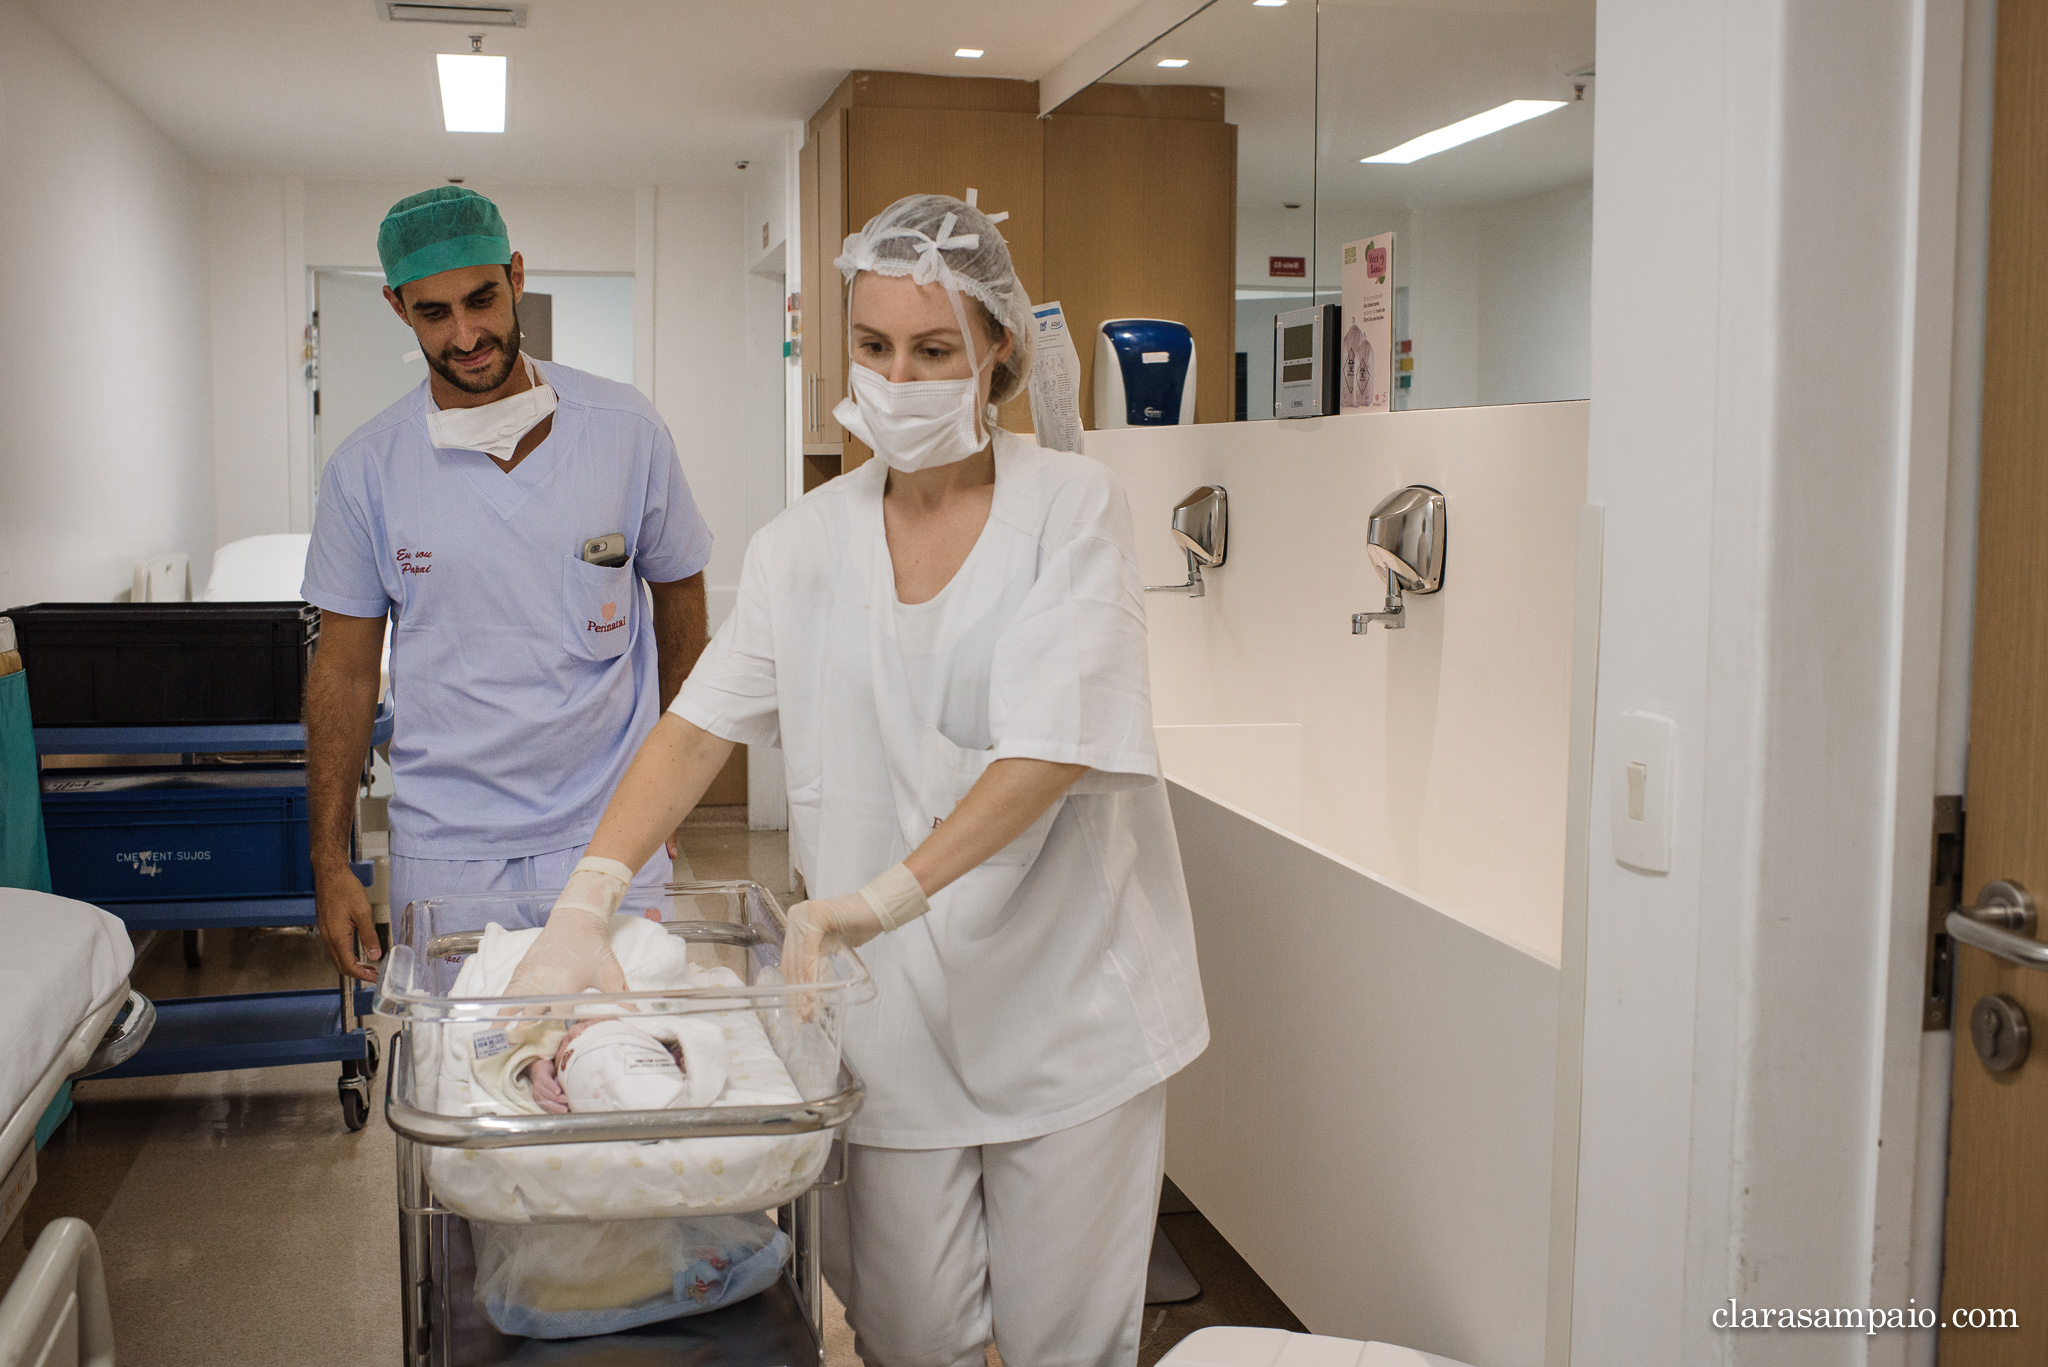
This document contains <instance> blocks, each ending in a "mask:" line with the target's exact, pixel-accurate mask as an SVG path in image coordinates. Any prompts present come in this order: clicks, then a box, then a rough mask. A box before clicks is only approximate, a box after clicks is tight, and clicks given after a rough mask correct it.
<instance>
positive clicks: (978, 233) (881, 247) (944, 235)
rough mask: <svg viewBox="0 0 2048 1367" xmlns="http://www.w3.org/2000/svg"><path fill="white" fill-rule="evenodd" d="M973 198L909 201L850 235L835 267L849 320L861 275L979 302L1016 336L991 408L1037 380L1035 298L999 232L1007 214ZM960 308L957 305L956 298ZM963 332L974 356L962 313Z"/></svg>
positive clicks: (991, 395) (924, 197)
mask: <svg viewBox="0 0 2048 1367" xmlns="http://www.w3.org/2000/svg"><path fill="white" fill-rule="evenodd" d="M974 199H975V192H974V191H973V190H969V191H968V192H967V198H966V199H964V200H961V199H955V198H953V197H952V196H951V195H908V196H905V197H904V198H902V199H899V200H897V201H896V202H895V203H894V204H891V205H890V206H889V207H888V208H886V209H884V210H882V212H880V213H879V214H876V215H875V216H874V217H873V218H871V219H869V220H868V222H867V226H866V227H864V228H862V229H861V230H860V231H859V232H857V233H849V234H848V235H847V238H846V244H845V246H844V247H843V248H842V249H841V251H840V254H839V258H838V259H837V260H836V261H834V262H833V263H832V264H833V265H835V266H837V267H838V268H839V271H840V274H842V275H844V276H845V277H846V280H847V284H848V287H849V298H848V318H849V319H851V317H852V309H851V304H852V300H851V297H850V290H851V286H852V282H853V278H854V277H855V276H856V275H858V274H860V273H861V272H862V271H869V272H872V273H873V274H876V275H899V276H908V277H909V278H910V279H911V280H912V281H913V282H915V283H916V284H920V285H930V284H938V285H943V286H944V287H945V288H946V289H947V290H949V291H951V292H952V293H953V294H954V295H955V296H958V295H962V294H964V295H966V296H968V297H969V298H971V299H975V300H978V301H979V302H980V303H981V305H982V307H984V308H986V309H987V310H988V311H989V314H990V315H991V316H992V317H993V318H994V319H995V320H996V325H997V326H998V327H1002V328H1006V329H1008V331H1009V334H1010V341H1011V345H1012V350H1011V352H1010V355H1009V358H1008V359H1007V360H1006V361H1005V362H1004V363H1003V365H1002V366H1001V367H1000V368H999V369H998V370H997V372H996V378H995V381H994V384H993V385H992V386H991V388H990V391H989V402H991V403H1006V402H1008V401H1009V400H1011V399H1013V398H1015V397H1016V396H1017V395H1019V394H1021V393H1023V392H1024V386H1025V383H1026V381H1027V380H1028V379H1029V378H1030V375H1031V351H1032V341H1033V338H1034V335H1035V329H1034V328H1033V326H1032V321H1031V300H1030V298H1029V297H1028V296H1027V295H1026V294H1025V293H1024V286H1023V284H1022V283H1021V282H1019V281H1018V279H1017V269H1016V267H1015V266H1013V265H1011V263H1010V247H1009V244H1008V243H1006V242H1004V241H1003V235H1002V234H1001V233H1000V232H997V231H996V224H998V223H1000V222H1002V221H1003V220H1004V219H1006V218H1008V217H1009V215H1008V214H985V213H983V212H982V211H981V210H980V209H979V208H977V207H976V206H975V203H974ZM954 307H955V308H956V309H958V307H959V304H958V300H957V297H956V299H955V304H954ZM960 326H961V331H962V332H963V333H964V334H966V340H967V346H968V350H969V354H970V356H971V355H972V353H973V350H974V336H973V333H972V332H971V331H970V330H969V329H968V327H967V322H966V317H965V313H964V311H963V312H962V316H961V324H960Z"/></svg>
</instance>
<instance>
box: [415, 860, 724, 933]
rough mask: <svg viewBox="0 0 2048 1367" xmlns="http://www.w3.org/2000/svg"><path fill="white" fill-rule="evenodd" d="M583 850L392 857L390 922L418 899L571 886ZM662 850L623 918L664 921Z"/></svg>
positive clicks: (632, 890)
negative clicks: (655, 915)
mask: <svg viewBox="0 0 2048 1367" xmlns="http://www.w3.org/2000/svg"><path fill="white" fill-rule="evenodd" d="M585 848H586V847H585V846H583V845H577V846H575V847H574V848H572V849H566V850H554V851H551V852H549V853H547V854H530V855H526V856H525V857H523V858H519V859H410V858H407V857H406V856H404V855H400V854H394V855H392V856H391V919H392V921H393V922H394V923H396V922H397V920H398V919H399V914H400V913H401V912H403V911H404V910H405V905H406V903H408V902H411V901H414V900H416V899H418V898H421V897H446V896H448V895H449V894H450V893H457V892H532V891H534V890H536V889H551V888H559V887H561V886H562V884H564V883H566V882H568V881H569V875H570V874H571V873H573V872H575V869H576V863H577V861H578V860H580V859H582V858H583V851H584V849H585ZM680 873H681V876H682V877H684V878H688V877H689V876H690V874H689V863H688V861H683V863H682V867H681V870H680ZM675 878H676V872H672V871H671V868H670V863H669V857H668V851H667V849H666V848H662V849H657V850H655V852H654V858H652V859H650V860H648V861H647V863H646V865H645V866H644V867H642V868H641V870H640V874H639V876H638V877H636V878H635V879H634V880H633V884H632V886H631V887H629V888H627V889H626V898H625V901H623V902H621V903H620V904H619V910H620V911H621V912H627V913H631V914H632V915H635V916H638V915H642V914H644V913H645V912H646V911H647V910H648V908H650V907H653V908H658V909H659V910H660V911H661V913H662V915H663V917H664V918H666V916H667V915H668V907H669V901H668V898H667V897H666V896H665V895H663V893H662V890H661V885H662V884H664V883H670V882H674V881H675Z"/></svg>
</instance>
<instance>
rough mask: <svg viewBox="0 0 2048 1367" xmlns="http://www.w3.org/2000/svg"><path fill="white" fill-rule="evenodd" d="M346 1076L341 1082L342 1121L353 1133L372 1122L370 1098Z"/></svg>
mask: <svg viewBox="0 0 2048 1367" xmlns="http://www.w3.org/2000/svg"><path fill="white" fill-rule="evenodd" d="M348 1084H349V1080H348V1079H346V1078H344V1079H342V1083H341V1123H342V1124H344V1125H346V1126H348V1128H349V1132H350V1133H351V1134H353V1133H354V1132H355V1131H357V1130H360V1129H361V1128H363V1126H365V1125H367V1124H369V1123H370V1100H369V1098H368V1097H366V1096H364V1095H363V1094H362V1093H361V1092H359V1091H357V1090H356V1089H355V1088H354V1087H351V1086H349V1085H348Z"/></svg>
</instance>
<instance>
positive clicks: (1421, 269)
mask: <svg viewBox="0 0 2048 1367" xmlns="http://www.w3.org/2000/svg"><path fill="white" fill-rule="evenodd" d="M1318 219H1319V225H1320V227H1319V236H1318V238H1317V242H1316V249H1317V258H1318V259H1317V267H1316V268H1317V276H1316V284H1317V288H1318V290H1319V292H1321V293H1324V294H1330V295H1331V296H1332V297H1334V291H1335V289H1336V287H1337V282H1338V281H1339V279H1340V278H1341V274H1342V270H1343V266H1342V264H1341V262H1342V259H1343V258H1342V253H1343V248H1344V244H1345V243H1346V242H1349V241H1356V240H1357V239H1359V238H1362V237H1368V236H1371V235H1372V234H1375V233H1385V232H1392V233H1394V234H1395V250H1394V284H1395V286H1396V287H1397V288H1405V289H1407V291H1408V336H1409V337H1410V339H1412V340H1413V342H1414V344H1415V347H1414V352H1413V357H1414V360H1415V369H1414V371H1413V372H1412V374H1413V376H1414V383H1413V384H1412V385H1411V386H1410V388H1409V390H1408V391H1407V395H1406V397H1405V398H1404V399H1403V400H1402V405H1403V406H1404V407H1407V408H1459V407H1465V406H1468V405H1471V404H1502V403H1535V402H1544V401H1550V400H1557V399H1583V398H1586V397H1588V396H1589V395H1590V394H1591V392H1592V390H1591V364H1592V361H1591V357H1592V351H1591V337H1590V328H1591V322H1592V305H1591V298H1592V294H1591V291H1592V264H1593V184H1592V182H1591V181H1578V182H1576V183H1574V184H1570V185H1564V186H1559V187H1558V188H1556V189H1553V190H1546V191H1543V192H1542V193H1541V194H1534V195H1528V196H1525V197H1523V198H1520V199H1513V200H1508V201H1506V202H1504V203H1499V204H1489V205H1483V206H1478V207H1470V208H1467V207H1447V206H1421V207H1414V208H1411V207H1409V206H1406V205H1402V204H1395V203H1387V204H1382V205H1378V206H1372V207H1364V206H1345V207H1341V208H1328V209H1325V210H1323V211H1322V212H1321V213H1320V214H1319V215H1318Z"/></svg>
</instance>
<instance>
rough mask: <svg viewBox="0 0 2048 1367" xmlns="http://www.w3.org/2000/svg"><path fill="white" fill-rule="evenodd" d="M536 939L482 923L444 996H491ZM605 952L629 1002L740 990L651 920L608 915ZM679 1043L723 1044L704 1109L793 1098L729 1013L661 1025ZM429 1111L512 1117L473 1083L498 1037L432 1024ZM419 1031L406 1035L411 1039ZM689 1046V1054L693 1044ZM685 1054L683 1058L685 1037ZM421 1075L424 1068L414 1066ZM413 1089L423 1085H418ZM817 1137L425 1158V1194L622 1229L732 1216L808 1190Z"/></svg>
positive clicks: (489, 1027) (504, 1215)
mask: <svg viewBox="0 0 2048 1367" xmlns="http://www.w3.org/2000/svg"><path fill="white" fill-rule="evenodd" d="M539 934H540V932H539V930H537V929H535V930H513V931H508V930H505V929H504V928H502V927H500V926H498V925H496V924H493V925H490V926H488V927H486V929H485V931H484V936H483V940H482V942H481V944H480V945H479V946H478V948H477V952H476V953H475V954H472V955H471V956H470V957H469V959H468V961H467V962H466V963H464V964H463V966H462V970H461V972H460V973H459V974H458V975H457V977H456V979H455V987H454V991H453V995H454V996H457V997H494V996H498V995H501V994H502V993H503V992H504V990H505V987H506V984H507V983H509V982H510V980H511V977H512V971H513V969H514V968H516V967H517V966H518V963H519V960H520V959H521V957H523V956H524V955H525V953H526V950H527V947H528V946H529V945H530V944H532V942H533V940H534V937H535V936H537V935H539ZM612 950H613V952H614V953H616V954H617V955H618V957H619V966H620V967H621V968H623V969H624V970H625V974H626V982H627V985H628V986H629V987H630V988H631V989H632V990H633V991H636V992H651V991H661V990H664V989H673V988H702V987H719V986H730V987H738V986H740V985H741V983H740V979H739V977H738V975H736V974H734V973H733V972H732V970H730V969H726V968H705V967H701V966H699V965H696V964H692V963H690V962H689V960H688V957H687V953H688V947H687V945H686V944H685V942H684V941H682V940H680V939H677V938H676V937H674V936H672V935H670V934H669V933H668V932H667V931H665V930H663V929H662V928H661V927H660V926H659V925H657V924H656V923H654V922H652V921H647V920H644V919H642V918H640V917H634V916H615V917H613V918H612ZM671 1019H672V1020H674V1021H675V1022H677V1023H678V1024H682V1023H685V1022H686V1023H687V1028H688V1030H689V1031H690V1032H691V1033H692V1034H696V1033H698V1032H701V1031H703V1030H706V1029H710V1028H715V1029H716V1030H717V1032H718V1035H719V1037H720V1038H721V1040H722V1042H723V1044H724V1051H725V1056H726V1077H725V1085H724V1088H723V1090H722V1091H720V1092H719V1093H718V1096H717V1099H716V1100H715V1101H713V1102H711V1103H710V1104H711V1105H714V1106H763V1105H780V1104H787V1103H790V1102H795V1101H800V1100H802V1097H801V1095H800V1094H799V1093H798V1091H797V1088H796V1086H795V1084H794V1083H792V1082H791V1081H790V1077H789V1072H788V1070H787V1069H785V1068H784V1067H783V1064H782V1060H781V1058H780V1057H778V1056H777V1054H776V1052H775V1049H774V1047H773V1046H772V1045H771V1044H770V1043H769V1041H768V1035H767V1032H766V1031H764V1030H763V1029H762V1026H761V1021H760V1020H759V1019H758V1017H757V1016H756V1014H755V1012H754V1011H752V1010H749V1009H747V1008H746V1007H744V1006H742V1005H740V1004H739V1003H737V1002H735V1003H734V1004H733V1005H732V1007H731V1008H730V1009H725V1010H713V1011H705V1012H701V1013H697V1012H692V1013H690V1014H688V1015H684V1016H676V1017H672V1018H671ZM438 1033H439V1036H440V1049H439V1059H438V1060H437V1061H436V1062H437V1065H438V1072H439V1076H438V1078H437V1079H436V1086H435V1088H434V1092H433V1093H432V1095H431V1104H432V1106H433V1109H435V1110H437V1111H439V1112H441V1113H442V1114H447V1115H483V1114H498V1115H503V1114H512V1113H515V1107H514V1106H512V1105H509V1104H507V1103H506V1102H505V1101H504V1100H500V1099H499V1098H498V1097H496V1096H493V1095H492V1094H491V1091H490V1090H488V1089H486V1088H485V1087H483V1086H482V1085H481V1084H480V1083H479V1082H478V1081H477V1072H476V1070H477V1064H478V1062H479V1057H478V1056H479V1055H480V1054H481V1055H482V1057H483V1061H485V1062H488V1061H490V1060H491V1059H493V1058H495V1057H496V1056H497V1055H498V1054H500V1053H502V1052H505V1051H507V1050H509V1049H510V1047H511V1045H510V1041H509V1040H508V1039H507V1033H508V1032H507V1028H506V1026H505V1025H501V1024H499V1023H496V1022H491V1021H477V1022H461V1023H450V1024H447V1025H444V1026H442V1027H441V1028H440V1030H439V1031H438ZM425 1035H426V1032H424V1031H420V1030H417V1029H416V1030H415V1034H414V1037H415V1039H420V1040H422V1041H423V1040H424V1038H425ZM700 1047H701V1046H700ZM684 1049H685V1057H686V1058H688V1057H690V1052H689V1051H690V1044H689V1042H688V1038H687V1037H686V1038H685V1042H684ZM421 1063H422V1066H423V1067H424V1066H428V1060H426V1059H424V1058H423V1059H422V1061H421ZM423 1080H425V1079H423ZM831 1143H832V1138H831V1136H830V1135H829V1134H826V1133H816V1134H802V1135H750V1136H743V1137H737V1138H706V1139H662V1140H654V1141H650V1142H645V1143H633V1142H626V1141H619V1142H613V1143H603V1144H541V1145H530V1146H527V1147H522V1148H511V1149H442V1148H436V1149H433V1150H432V1151H431V1153H430V1156H429V1159H428V1175H429V1178H430V1180H431V1181H432V1183H433V1188H434V1193H435V1195H437V1196H438V1197H439V1198H440V1199H441V1201H442V1202H443V1203H444V1204H446V1205H447V1206H448V1207H449V1208H450V1209H453V1210H455V1211H457V1212H459V1213H460V1214H462V1215H464V1216H467V1217H468V1218H470V1219H472V1220H493V1221H508V1222H514V1223H524V1222H530V1221H536V1220H543V1221H545V1220H629V1219H639V1218H643V1217H649V1216H677V1215H736V1214H743V1213H746V1212H750V1211H757V1210H764V1209H767V1208H768V1207H771V1206H774V1205H778V1204H780V1203H781V1202H783V1201H785V1200H788V1199H790V1197H792V1196H794V1195H795V1194H796V1193H798V1192H801V1191H802V1190H804V1189H805V1188H807V1187H809V1186H810V1185H811V1183H813V1182H815V1181H816V1180H817V1177H818V1174H819V1172H820V1171H822V1170H823V1168H824V1165H825V1159H826V1156H827V1154H828V1153H829V1151H830V1149H831Z"/></svg>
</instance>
